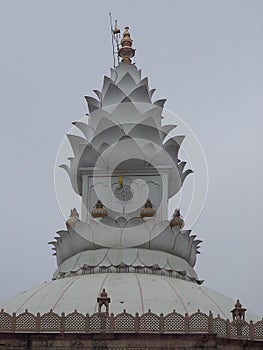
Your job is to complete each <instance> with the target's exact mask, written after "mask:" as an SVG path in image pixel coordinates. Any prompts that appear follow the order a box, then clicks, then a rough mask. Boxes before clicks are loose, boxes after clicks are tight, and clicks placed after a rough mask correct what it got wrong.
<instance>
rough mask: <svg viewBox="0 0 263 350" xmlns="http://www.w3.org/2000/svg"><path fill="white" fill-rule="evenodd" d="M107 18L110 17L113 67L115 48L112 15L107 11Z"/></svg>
mask: <svg viewBox="0 0 263 350" xmlns="http://www.w3.org/2000/svg"><path fill="white" fill-rule="evenodd" d="M109 19H110V29H111V45H112V55H113V66H114V68H116V64H115V49H114V33H113V26H112V17H111V13H110V12H109Z"/></svg>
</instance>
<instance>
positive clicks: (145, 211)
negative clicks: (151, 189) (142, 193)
mask: <svg viewBox="0 0 263 350" xmlns="http://www.w3.org/2000/svg"><path fill="white" fill-rule="evenodd" d="M155 213H156V210H155V209H154V208H153V205H152V202H151V201H150V199H147V201H146V203H145V204H144V208H142V209H141V213H140V215H141V218H146V217H152V216H154V215H155Z"/></svg>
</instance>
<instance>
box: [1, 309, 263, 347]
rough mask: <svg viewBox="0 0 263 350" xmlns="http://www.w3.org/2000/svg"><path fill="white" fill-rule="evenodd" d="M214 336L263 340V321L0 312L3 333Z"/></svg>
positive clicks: (199, 315) (199, 314)
mask: <svg viewBox="0 0 263 350" xmlns="http://www.w3.org/2000/svg"><path fill="white" fill-rule="evenodd" d="M4 332H8V333H159V334H167V333H215V334H217V336H218V337H224V338H238V339H253V340H262V341H263V319H262V320H260V321H257V322H255V323H254V322H252V321H250V322H246V321H243V320H236V321H232V322H230V321H229V320H224V319H223V318H221V317H219V316H217V317H213V315H212V313H209V315H206V314H204V313H202V312H200V311H197V312H195V313H193V314H192V315H188V314H185V315H181V314H178V313H177V312H175V311H173V312H171V313H169V314H167V315H163V314H160V316H158V315H156V314H154V313H152V312H151V311H150V310H149V311H148V312H146V313H144V314H142V315H139V314H138V313H136V314H135V315H131V314H129V313H127V312H126V311H125V310H124V311H123V312H122V313H120V314H117V315H116V316H115V315H114V314H111V315H108V314H106V313H103V312H102V313H95V314H92V315H88V314H87V315H83V314H81V313H79V312H77V311H74V312H72V313H70V314H67V315H65V314H64V313H62V314H61V315H58V314H56V313H55V312H53V311H52V310H50V312H48V313H45V314H43V315H40V314H39V313H38V314H37V315H33V314H32V313H30V312H28V311H27V310H26V311H25V312H23V313H21V314H18V315H16V314H15V313H13V314H8V313H6V312H5V311H4V310H1V311H0V333H4Z"/></svg>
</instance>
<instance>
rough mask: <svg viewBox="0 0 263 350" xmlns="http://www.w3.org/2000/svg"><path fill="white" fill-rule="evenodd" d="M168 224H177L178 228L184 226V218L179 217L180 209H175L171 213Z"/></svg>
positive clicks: (172, 225) (173, 225)
mask: <svg viewBox="0 0 263 350" xmlns="http://www.w3.org/2000/svg"><path fill="white" fill-rule="evenodd" d="M170 226H171V227H175V226H179V228H183V227H184V220H183V219H182V217H181V213H180V209H175V211H174V213H173V217H172V219H171V220H170Z"/></svg>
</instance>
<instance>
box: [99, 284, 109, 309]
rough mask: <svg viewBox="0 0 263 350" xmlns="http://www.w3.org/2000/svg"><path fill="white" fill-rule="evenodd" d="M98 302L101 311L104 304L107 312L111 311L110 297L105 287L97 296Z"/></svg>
mask: <svg viewBox="0 0 263 350" xmlns="http://www.w3.org/2000/svg"><path fill="white" fill-rule="evenodd" d="M97 303H98V304H99V312H102V311H101V309H102V306H105V308H106V313H107V314H108V313H109V304H110V298H109V297H108V294H107V292H106V291H105V289H104V288H103V289H102V292H101V293H100V296H99V297H98V298H97Z"/></svg>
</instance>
